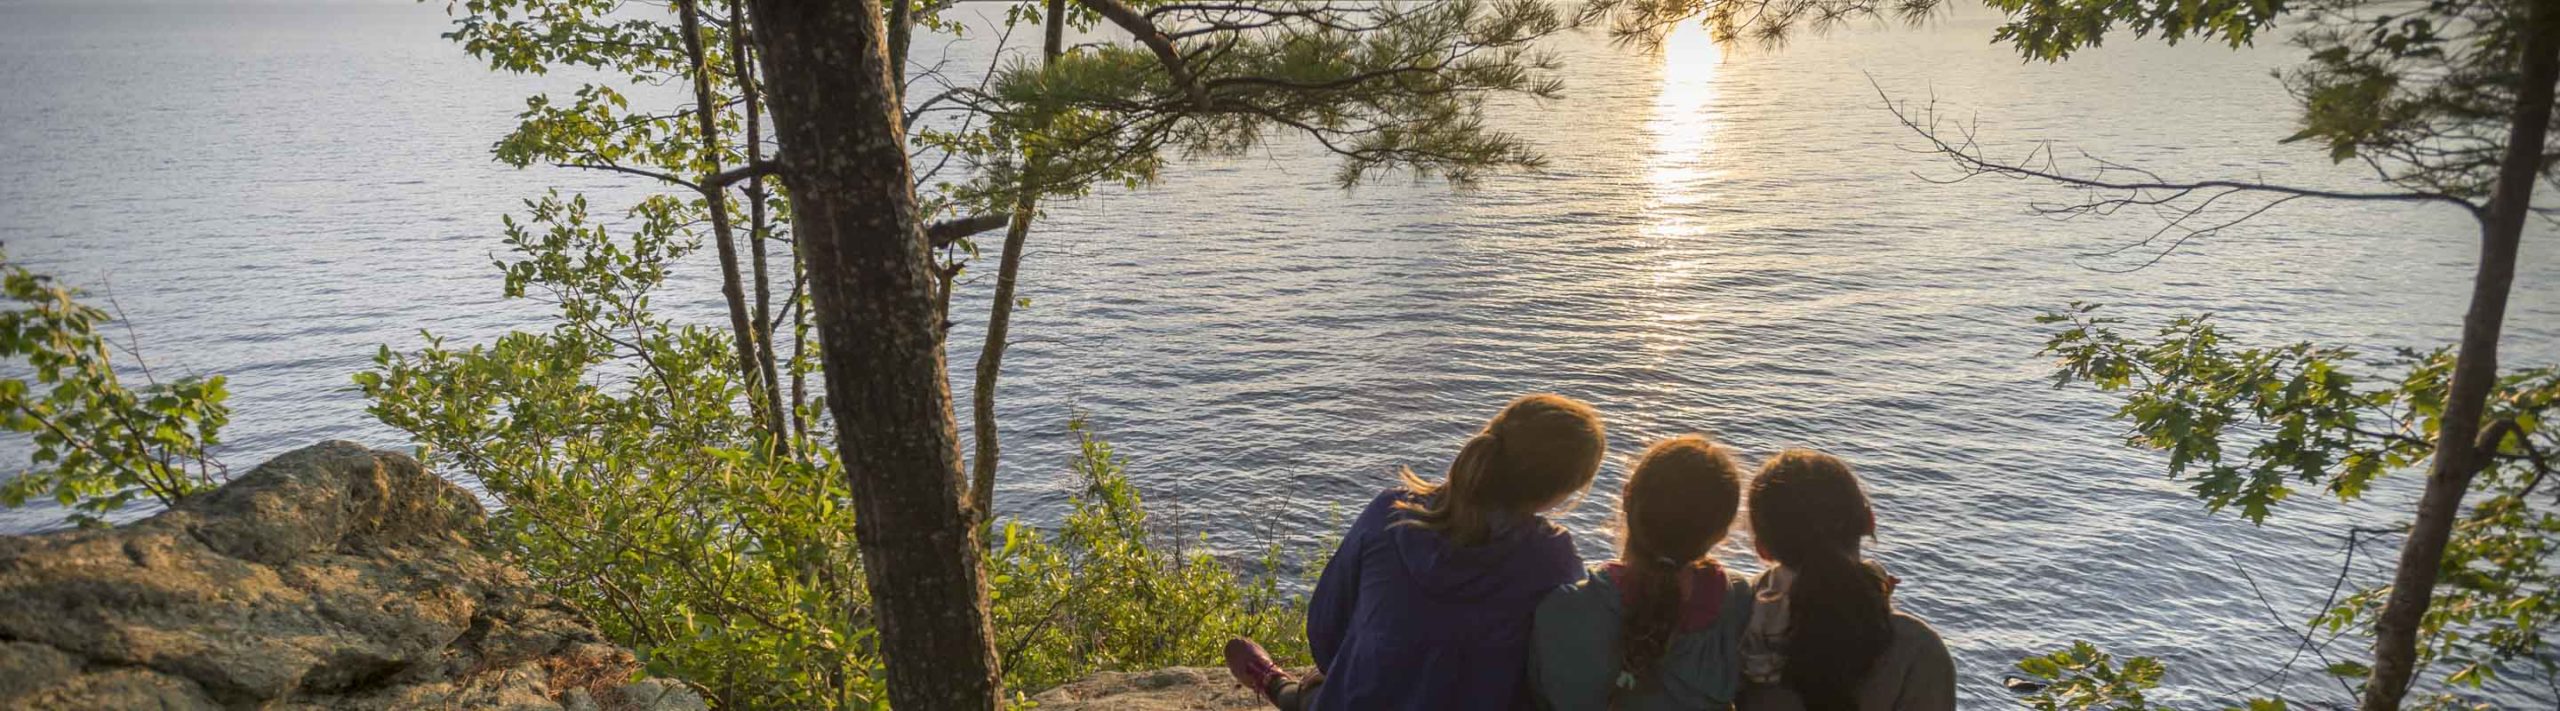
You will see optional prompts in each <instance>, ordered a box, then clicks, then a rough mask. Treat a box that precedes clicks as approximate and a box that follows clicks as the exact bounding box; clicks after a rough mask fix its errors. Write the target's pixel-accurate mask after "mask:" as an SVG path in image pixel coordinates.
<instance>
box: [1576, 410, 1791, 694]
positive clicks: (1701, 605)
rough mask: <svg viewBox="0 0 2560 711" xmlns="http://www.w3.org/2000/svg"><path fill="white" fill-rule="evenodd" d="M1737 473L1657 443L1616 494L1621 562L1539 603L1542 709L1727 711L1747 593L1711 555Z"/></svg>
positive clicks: (1709, 449)
mask: <svg viewBox="0 0 2560 711" xmlns="http://www.w3.org/2000/svg"><path fill="white" fill-rule="evenodd" d="M1741 503H1742V466H1741V465H1740V464H1736V463H1735V462H1734V458H1733V454H1732V452H1731V451H1730V450H1728V449H1726V448H1725V447H1724V446H1723V445H1719V444H1716V443H1714V442H1712V441H1709V440H1708V439H1707V438H1706V437H1703V436H1699V435H1683V436H1680V437H1673V438H1671V439H1666V440H1663V441H1661V442H1658V443H1655V444H1654V445H1653V446H1652V447H1650V448H1647V449H1646V450H1645V452H1644V456H1643V457H1642V458H1640V459H1638V460H1636V464H1635V467H1634V469H1633V470H1632V471H1630V472H1629V473H1628V474H1627V485H1626V489H1625V491H1624V492H1622V493H1621V495H1620V496H1619V501H1618V515H1619V519H1620V520H1619V535H1618V559H1617V560H1614V561H1610V562H1607V563H1602V564H1600V565H1598V566H1594V567H1593V568H1592V569H1591V571H1590V573H1589V574H1588V575H1587V576H1585V577H1584V578H1583V579H1582V580H1581V581H1580V582H1577V583H1574V584H1572V585H1570V586H1566V587H1565V588H1563V589H1560V590H1557V591H1556V592H1555V593H1554V594H1551V595H1548V596H1547V599H1546V601H1545V602H1543V603H1540V604H1539V605H1538V617H1537V626H1536V633H1535V634H1536V636H1535V639H1536V641H1535V644H1534V646H1533V647H1532V651H1531V652H1530V670H1531V678H1532V680H1533V682H1534V683H1535V684H1536V685H1537V689H1538V691H1537V693H1538V700H1539V702H1540V704H1541V705H1542V706H1543V707H1545V708H1549V709H1616V710H1621V711H1634V710H1639V709H1666V710H1668V709H1723V708H1727V707H1729V706H1730V705H1731V704H1732V703H1733V700H1734V696H1735V692H1736V691H1738V690H1739V688H1740V687H1741V680H1742V665H1741V664H1742V663H1741V656H1742V653H1741V645H1742V630H1743V627H1744V625H1745V624H1746V623H1747V622H1748V621H1749V620H1750V619H1751V584H1750V582H1749V581H1747V580H1745V579H1743V577H1742V576H1740V575H1737V574H1734V573H1732V572H1729V571H1726V570H1725V569H1724V566H1722V565H1719V564H1717V562H1716V560H1715V558H1713V557H1711V556H1710V555H1709V553H1710V552H1711V551H1713V550H1715V547H1716V544H1717V543H1720V542H1722V541H1724V538H1725V533H1726V532H1727V530H1728V529H1730V528H1731V527H1732V526H1733V519H1734V509H1735V508H1736V507H1738V506H1740V505H1741Z"/></svg>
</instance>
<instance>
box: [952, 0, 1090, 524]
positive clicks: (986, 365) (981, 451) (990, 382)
mask: <svg viewBox="0 0 2560 711" xmlns="http://www.w3.org/2000/svg"><path fill="white" fill-rule="evenodd" d="M1066 13H1067V2H1066V0H1049V3H1048V9H1047V11H1046V12H1045V13H1044V14H1043V15H1042V16H1041V18H1040V19H1041V20H1042V21H1043V22H1046V23H1047V25H1048V26H1047V28H1046V33H1045V37H1044V39H1043V40H1042V42H1041V60H1040V61H1041V64H1042V65H1043V66H1046V65H1050V64H1056V63H1057V61H1058V55H1059V54H1062V53H1064V52H1065V51H1066V43H1065V38H1066V29H1067V18H1066ZM1044 162H1045V161H1042V160H1041V159H1040V157H1039V156H1034V155H1030V154H1029V151H1025V152H1024V155H1023V163H1024V164H1025V166H1026V167H1025V169H1024V170H1023V172H1022V185H1021V192H1020V193H1018V196H1017V197H1016V198H1015V199H1014V202H1013V220H1012V222H1011V223H1010V224H1008V225H1006V227H1005V232H1004V256H1002V257H1000V258H999V259H998V262H997V266H996V293H995V302H994V303H993V304H991V305H989V306H988V309H987V342H986V344H985V345H983V346H980V347H979V349H978V373H977V375H978V379H977V382H976V384H975V386H974V387H972V388H971V389H970V391H969V413H970V416H971V422H970V425H971V426H970V430H969V432H970V434H971V435H972V436H974V437H975V438H976V439H977V443H978V454H977V457H976V458H975V459H972V460H970V463H969V475H970V482H969V508H970V510H971V511H974V512H976V513H977V516H978V520H979V521H981V522H984V521H990V520H994V518H995V515H996V461H997V459H998V457H997V449H998V447H997V437H996V378H997V376H999V375H1001V374H1003V371H1004V349H1005V338H1006V336H1007V335H1008V333H1009V330H1010V328H1011V326H1012V324H1013V306H1014V296H1013V289H1014V284H1015V277H1016V276H1017V275H1019V274H1020V273H1021V272H1022V243H1023V241H1024V240H1025V239H1027V238H1028V237H1030V235H1031V220H1032V218H1034V217H1038V216H1039V214H1040V209H1039V208H1040V190H1039V185H1038V181H1039V180H1040V173H1041V172H1042V171H1041V169H1042V168H1043V167H1044V166H1043V165H1042V164H1043V163H1044Z"/></svg>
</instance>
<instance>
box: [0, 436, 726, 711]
mask: <svg viewBox="0 0 2560 711" xmlns="http://www.w3.org/2000/svg"><path fill="white" fill-rule="evenodd" d="M484 521H485V518H484V515H483V513H482V512H481V510H480V506H479V504H478V502H476V501H475V500H473V498H472V497H471V495H470V494H469V493H468V492H465V491H463V490H462V489H461V488H460V487H456V486H454V485H453V484H452V483H450V482H446V481H444V480H443V479H441V478H438V477H436V476H434V475H433V474H430V473H428V472H426V471H425V470H424V469H423V468H421V467H420V466H419V465H418V463H417V461H416V460H413V459H411V458H409V457H408V456H407V455H403V454H398V453H393V452H381V451H375V450H371V449H367V448H365V447H362V446H360V445H356V444H352V443H347V442H324V443H321V444H319V445H315V446H312V447H307V448H304V449H300V450H296V451H294V452H290V453H287V454H285V455H282V456H279V457H276V458H275V459H273V460H270V461H268V462H267V463H266V464H264V465H261V466H259V467H258V468H257V469H256V470H254V471H252V472H250V473H249V474H247V475H245V476H242V477H240V478H239V479H236V480H234V481H232V482H230V483H229V484H226V485H225V486H223V487H222V488H220V489H216V490H214V491H212V492H208V493H206V494H203V495H200V496H196V497H193V498H190V499H188V500H186V501H183V502H180V503H179V504H178V505H177V506H176V507H174V508H171V509H170V510H168V511H165V512H162V513H160V514H159V515H156V516H153V517H151V518H148V519H144V520H142V521H139V522H135V523H132V524H129V525H126V526H122V527H118V528H112V529H89V530H74V531H62V532H56V533H47V534H41V535H33V536H0V708H61V709H121V708H165V709H198V708H202V709H213V708H226V707H266V708H284V709H409V708H465V709H524V710H527V711H533V710H549V709H562V708H593V709H651V710H660V711H676V710H678V709H703V708H705V707H706V706H705V704H704V702H703V700H702V698H701V697H700V696H699V695H697V694H694V693H693V692H692V691H690V690H689V689H687V688H686V687H685V686H683V685H682V684H681V683H677V682H670V681H666V680H641V681H634V679H635V678H636V677H638V671H639V664H638V663H637V661H635V660H634V658H633V657H632V654H631V652H630V651H629V650H625V649H622V648H619V647H615V646H613V645H612V644H611V643H609V642H607V641H606V640H605V639H603V637H601V636H600V635H598V634H597V633H596V631H595V628H594V627H593V626H592V625H590V624H588V623H587V622H586V621H585V619H584V618H583V616H581V615H580V614H579V613H578V612H577V611H576V610H573V609H570V608H569V607H568V606H566V605H565V604H563V603H562V602H560V601H559V600H558V599H556V598H553V597H551V596H549V595H546V594H543V593H541V592H540V591H537V590H535V589H534V588H533V587H532V584H531V582H530V581H529V580H528V579H527V578H526V577H525V576H524V574H523V573H522V572H521V571H518V570H515V569H513V568H510V567H508V566H506V565H505V564H503V563H501V562H499V561H496V560H492V559H491V558H489V557H488V556H487V555H486V554H484V553H483V552H482V551H480V550H479V549H478V548H476V547H475V545H474V544H473V536H474V535H475V534H476V533H477V532H478V531H479V530H480V528H481V526H482V524H483V523H484Z"/></svg>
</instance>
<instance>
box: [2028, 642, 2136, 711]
mask: <svg viewBox="0 0 2560 711" xmlns="http://www.w3.org/2000/svg"><path fill="white" fill-rule="evenodd" d="M2018 670H2019V671H2023V672H2026V674H2027V675H2028V676H2030V677H2034V678H2036V679H2039V680H2042V681H2043V683H2044V688H2042V689H2038V690H2036V692H2035V693H2034V694H2030V695H2028V696H2027V697H2026V698H2024V699H2021V700H2020V701H2021V703H2023V704H2025V705H2026V707H2027V708H2031V709H2037V710H2038V711H2061V710H2062V709H2105V710H2107V711H2149V710H2150V709H2155V708H2160V707H2157V706H2153V705H2151V703H2150V701H2148V700H2146V699H2145V698H2143V692H2146V691H2150V690H2151V689H2154V688H2157V687H2158V686H2160V674H2161V671H2162V670H2161V667H2160V662H2159V660H2155V659H2152V658H2150V657H2133V658H2130V659H2126V660H2124V663H2123V664H2121V665H2119V664H2117V663H2116V658H2115V656H2114V655H2110V654H2107V653H2106V652H2101V651H2098V648H2097V647H2095V646H2092V645H2090V644H2089V643H2088V642H2073V643H2071V648H2070V649H2066V650H2062V651H2059V652H2054V653H2052V654H2047V655H2044V656H2040V657H2029V658H2027V659H2025V660H2023V661H2020V662H2018Z"/></svg>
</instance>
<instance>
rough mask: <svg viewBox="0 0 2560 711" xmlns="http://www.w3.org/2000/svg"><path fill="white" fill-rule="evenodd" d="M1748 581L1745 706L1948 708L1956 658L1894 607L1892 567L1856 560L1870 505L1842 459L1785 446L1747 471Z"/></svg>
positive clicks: (1871, 524)
mask: <svg viewBox="0 0 2560 711" xmlns="http://www.w3.org/2000/svg"><path fill="white" fill-rule="evenodd" d="M1749 507H1750V511H1751V539H1752V543H1753V546H1754V547H1756V548H1758V549H1759V552H1760V557H1761V558H1762V559H1763V560H1766V561H1768V562H1769V569H1768V570H1767V571H1766V572H1763V573H1761V574H1760V576H1759V577H1758V578H1755V579H1753V581H1752V594H1753V597H1754V608H1753V617H1752V620H1751V624H1750V626H1749V629H1748V630H1747V631H1746V633H1745V634H1744V637H1743V662H1742V664H1743V677H1744V679H1745V680H1746V681H1748V682H1750V684H1749V686H1747V687H1746V688H1745V689H1744V691H1743V695H1742V704H1741V708H1742V709H1744V711H1797V710H1798V709H1803V710H1805V711H1886V710H1888V709H1902V710H1906V711H1937V710H1939V709H1954V708H1955V705H1956V692H1955V676H1956V674H1955V662H1954V660H1953V659H1952V658H1951V657H1949V656H1948V654H1947V645H1946V642H1944V641H1942V640H1940V639H1939V638H1938V633H1937V631H1935V630H1931V629H1929V625H1928V623H1925V622H1922V621H1920V618H1917V617H1913V616H1911V615H1909V614H1906V613H1904V612H1901V611H1899V610H1895V609H1893V599H1892V593H1893V586H1894V584H1895V582H1896V581H1895V580H1894V578H1893V576H1890V575H1887V574H1885V571H1884V567H1883V566H1880V565H1877V564H1876V563H1875V562H1873V561H1869V560H1867V559H1866V558H1865V557H1864V556H1863V555H1862V554H1861V553H1860V552H1859V545H1860V543H1861V541H1863V540H1864V539H1866V538H1869V537H1871V536H1874V535H1875V530H1876V518H1875V511H1874V509H1872V508H1869V507H1868V505H1867V494H1866V492H1865V491H1864V490H1863V489H1862V488H1861V487H1860V486H1859V484H1858V477H1857V475H1856V474H1853V473H1850V471H1849V465H1848V463H1847V462H1843V461H1840V458H1838V457H1833V456H1831V455H1828V454H1823V453H1820V452H1815V451H1810V450H1803V449H1790V450H1787V451H1785V452H1780V453H1779V454H1778V456H1776V457H1773V458H1771V459H1770V460H1769V461H1768V462H1766V463H1764V464H1762V465H1761V466H1760V474H1759V476H1757V477H1754V478H1753V479H1752V480H1751V496H1750V504H1749Z"/></svg>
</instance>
